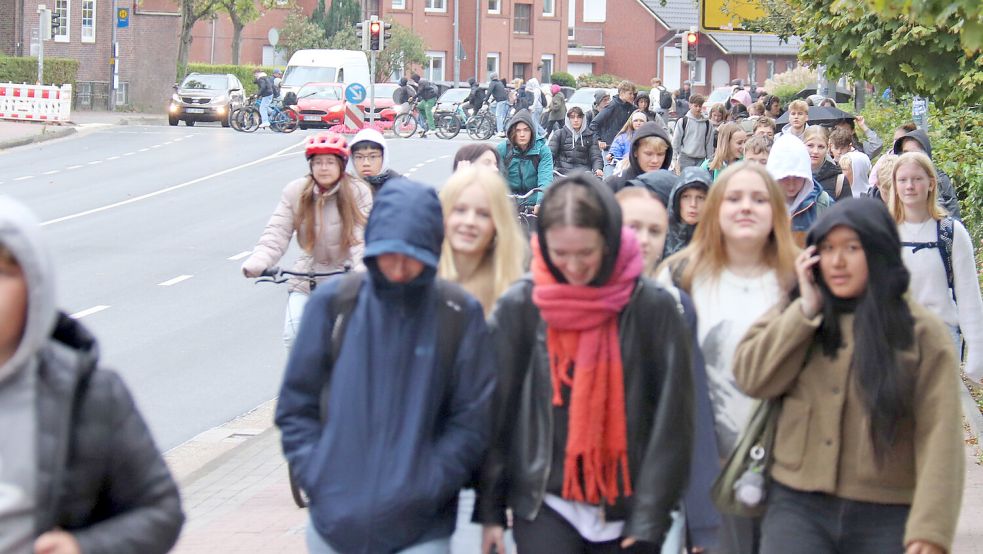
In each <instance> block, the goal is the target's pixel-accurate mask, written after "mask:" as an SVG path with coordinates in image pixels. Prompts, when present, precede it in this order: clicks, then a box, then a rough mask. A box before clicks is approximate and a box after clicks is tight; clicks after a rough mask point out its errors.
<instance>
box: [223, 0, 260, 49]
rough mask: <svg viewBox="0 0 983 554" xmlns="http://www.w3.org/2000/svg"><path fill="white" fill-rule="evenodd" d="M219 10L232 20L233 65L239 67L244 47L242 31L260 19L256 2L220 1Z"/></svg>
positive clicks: (246, 0)
mask: <svg viewBox="0 0 983 554" xmlns="http://www.w3.org/2000/svg"><path fill="white" fill-rule="evenodd" d="M219 8H220V9H221V10H222V11H224V12H225V13H227V14H229V19H231V20H232V65H239V49H240V47H241V46H242V29H243V28H244V27H245V26H246V24H248V23H252V22H253V21H256V20H257V19H259V10H258V9H257V8H256V0H219Z"/></svg>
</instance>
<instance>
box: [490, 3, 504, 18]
mask: <svg viewBox="0 0 983 554" xmlns="http://www.w3.org/2000/svg"><path fill="white" fill-rule="evenodd" d="M493 3H494V6H495V7H494V8H493V7H492V5H493ZM488 13H490V14H495V15H498V14H500V13H502V0H488Z"/></svg>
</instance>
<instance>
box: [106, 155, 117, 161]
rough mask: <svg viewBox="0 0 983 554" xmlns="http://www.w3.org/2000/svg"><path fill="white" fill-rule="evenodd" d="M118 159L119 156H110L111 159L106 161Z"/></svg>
mask: <svg viewBox="0 0 983 554" xmlns="http://www.w3.org/2000/svg"><path fill="white" fill-rule="evenodd" d="M118 159H119V156H110V157H108V158H106V161H107V162H108V161H109V160H118Z"/></svg>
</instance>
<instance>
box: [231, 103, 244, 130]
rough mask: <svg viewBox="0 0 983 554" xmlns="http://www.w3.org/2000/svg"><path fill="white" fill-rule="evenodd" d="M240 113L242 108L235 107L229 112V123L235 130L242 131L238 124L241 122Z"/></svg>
mask: <svg viewBox="0 0 983 554" xmlns="http://www.w3.org/2000/svg"><path fill="white" fill-rule="evenodd" d="M241 113H242V108H236V109H234V110H232V112H231V113H230V114H229V125H230V126H231V127H232V128H233V129H235V130H236V131H242V126H241V125H240V123H241V122H242V120H241V119H240V117H241Z"/></svg>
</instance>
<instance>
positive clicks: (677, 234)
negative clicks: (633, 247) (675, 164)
mask: <svg viewBox="0 0 983 554" xmlns="http://www.w3.org/2000/svg"><path fill="white" fill-rule="evenodd" d="M712 183H713V179H712V178H711V177H710V172H709V171H707V170H705V169H703V168H702V167H696V166H690V167H687V168H685V169H683V174H682V176H681V177H680V179H679V181H678V183H677V184H676V186H675V187H673V189H672V193H671V194H670V196H669V238H668V240H667V242H666V253H665V256H666V257H669V256H671V255H673V254H675V253H676V252H679V251H680V250H682V249H683V248H686V247H687V246H689V241H690V240H691V239H692V238H693V231H695V230H696V224H697V223H699V222H700V218H701V217H703V210H704V208H705V207H706V199H707V194H708V193H709V192H710V185H711V184H712Z"/></svg>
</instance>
